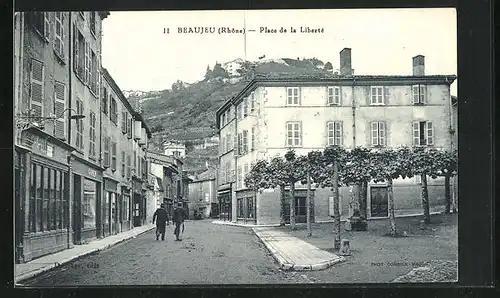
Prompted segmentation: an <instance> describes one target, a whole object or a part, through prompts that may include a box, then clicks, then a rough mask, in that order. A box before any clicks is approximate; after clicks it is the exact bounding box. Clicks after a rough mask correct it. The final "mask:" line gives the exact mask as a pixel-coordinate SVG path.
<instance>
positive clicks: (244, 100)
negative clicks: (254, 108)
mask: <svg viewBox="0 0 500 298" xmlns="http://www.w3.org/2000/svg"><path fill="white" fill-rule="evenodd" d="M247 115H248V98H245V99H243V117H246V116H247Z"/></svg>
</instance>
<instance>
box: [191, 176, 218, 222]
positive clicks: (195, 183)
mask: <svg viewBox="0 0 500 298" xmlns="http://www.w3.org/2000/svg"><path fill="white" fill-rule="evenodd" d="M218 205H219V204H218V202H217V191H216V179H215V173H212V172H211V171H208V172H204V173H201V174H200V175H198V176H196V177H193V179H192V181H191V182H190V183H189V210H190V214H189V217H190V218H192V217H194V216H195V211H196V213H197V214H200V215H201V216H202V217H203V218H209V217H218V216H219V206H218Z"/></svg>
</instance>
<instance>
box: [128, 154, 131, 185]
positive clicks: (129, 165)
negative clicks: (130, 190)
mask: <svg viewBox="0 0 500 298" xmlns="http://www.w3.org/2000/svg"><path fill="white" fill-rule="evenodd" d="M131 171H132V169H131V156H130V154H129V155H127V179H130V177H131V176H132V173H131Z"/></svg>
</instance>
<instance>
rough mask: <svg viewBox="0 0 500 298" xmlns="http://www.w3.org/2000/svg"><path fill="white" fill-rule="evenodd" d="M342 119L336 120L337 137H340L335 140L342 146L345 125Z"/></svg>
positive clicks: (336, 143)
mask: <svg viewBox="0 0 500 298" xmlns="http://www.w3.org/2000/svg"><path fill="white" fill-rule="evenodd" d="M342 124H343V123H342V121H337V122H335V126H336V128H335V138H336V139H337V138H338V141H336V142H335V145H339V146H342V145H343V142H344V140H343V139H344V132H343V127H342V126H343V125H342Z"/></svg>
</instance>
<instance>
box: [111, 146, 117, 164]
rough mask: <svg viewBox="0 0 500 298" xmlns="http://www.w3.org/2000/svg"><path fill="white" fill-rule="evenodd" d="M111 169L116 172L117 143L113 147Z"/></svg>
mask: <svg viewBox="0 0 500 298" xmlns="http://www.w3.org/2000/svg"><path fill="white" fill-rule="evenodd" d="M111 169H112V170H113V171H116V142H112V145H111Z"/></svg>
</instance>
